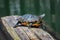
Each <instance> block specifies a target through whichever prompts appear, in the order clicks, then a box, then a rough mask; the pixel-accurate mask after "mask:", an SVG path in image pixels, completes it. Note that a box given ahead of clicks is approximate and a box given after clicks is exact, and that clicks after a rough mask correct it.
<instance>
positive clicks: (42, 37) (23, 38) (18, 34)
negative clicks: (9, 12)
mask: <svg viewBox="0 0 60 40" xmlns="http://www.w3.org/2000/svg"><path fill="white" fill-rule="evenodd" d="M16 18H18V16H7V17H2V18H1V20H2V23H3V25H4V27H3V29H2V30H3V31H4V32H5V33H6V34H7V32H8V34H10V36H11V37H12V38H13V40H55V39H54V38H53V37H52V36H51V35H50V34H49V33H48V32H46V31H44V30H43V29H41V28H28V27H24V26H20V27H16V28H13V26H14V25H15V24H16V23H17V20H16Z"/></svg>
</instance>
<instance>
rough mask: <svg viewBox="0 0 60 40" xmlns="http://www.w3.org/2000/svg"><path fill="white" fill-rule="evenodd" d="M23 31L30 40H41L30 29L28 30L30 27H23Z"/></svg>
mask: <svg viewBox="0 0 60 40" xmlns="http://www.w3.org/2000/svg"><path fill="white" fill-rule="evenodd" d="M21 29H23V30H24V31H25V32H26V34H27V35H28V37H29V38H30V40H39V39H38V38H37V37H36V35H35V34H34V33H33V32H32V31H31V30H30V29H28V27H21Z"/></svg>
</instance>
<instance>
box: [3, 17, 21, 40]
mask: <svg viewBox="0 0 60 40" xmlns="http://www.w3.org/2000/svg"><path fill="white" fill-rule="evenodd" d="M2 22H3V24H4V28H6V29H4V31H5V30H7V32H8V33H9V34H10V36H11V37H12V38H13V40H21V39H20V38H19V37H18V35H17V34H16V32H15V31H14V29H13V27H10V26H9V25H8V23H7V22H6V21H5V20H4V18H2ZM5 33H6V32H5ZM6 34H7V33H6Z"/></svg>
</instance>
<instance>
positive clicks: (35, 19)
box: [14, 14, 45, 28]
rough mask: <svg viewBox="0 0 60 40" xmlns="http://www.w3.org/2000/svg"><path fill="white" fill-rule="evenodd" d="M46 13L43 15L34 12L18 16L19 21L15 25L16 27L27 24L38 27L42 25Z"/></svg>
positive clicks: (27, 25)
mask: <svg viewBox="0 0 60 40" xmlns="http://www.w3.org/2000/svg"><path fill="white" fill-rule="evenodd" d="M44 16H45V14H42V15H39V16H37V15H33V14H25V15H22V16H20V17H19V18H18V22H17V23H16V25H15V26H14V28H16V27H18V26H26V27H35V28H38V27H39V26H41V25H42V18H43V17H44Z"/></svg>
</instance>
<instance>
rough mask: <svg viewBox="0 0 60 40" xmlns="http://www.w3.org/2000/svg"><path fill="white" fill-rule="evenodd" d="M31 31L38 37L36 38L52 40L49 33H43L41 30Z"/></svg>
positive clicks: (34, 29)
mask: <svg viewBox="0 0 60 40" xmlns="http://www.w3.org/2000/svg"><path fill="white" fill-rule="evenodd" d="M31 30H32V31H33V32H34V33H35V34H36V35H37V36H38V38H41V39H42V40H54V39H53V37H52V36H51V35H50V34H49V33H47V32H46V31H43V30H42V29H39V28H31Z"/></svg>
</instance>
